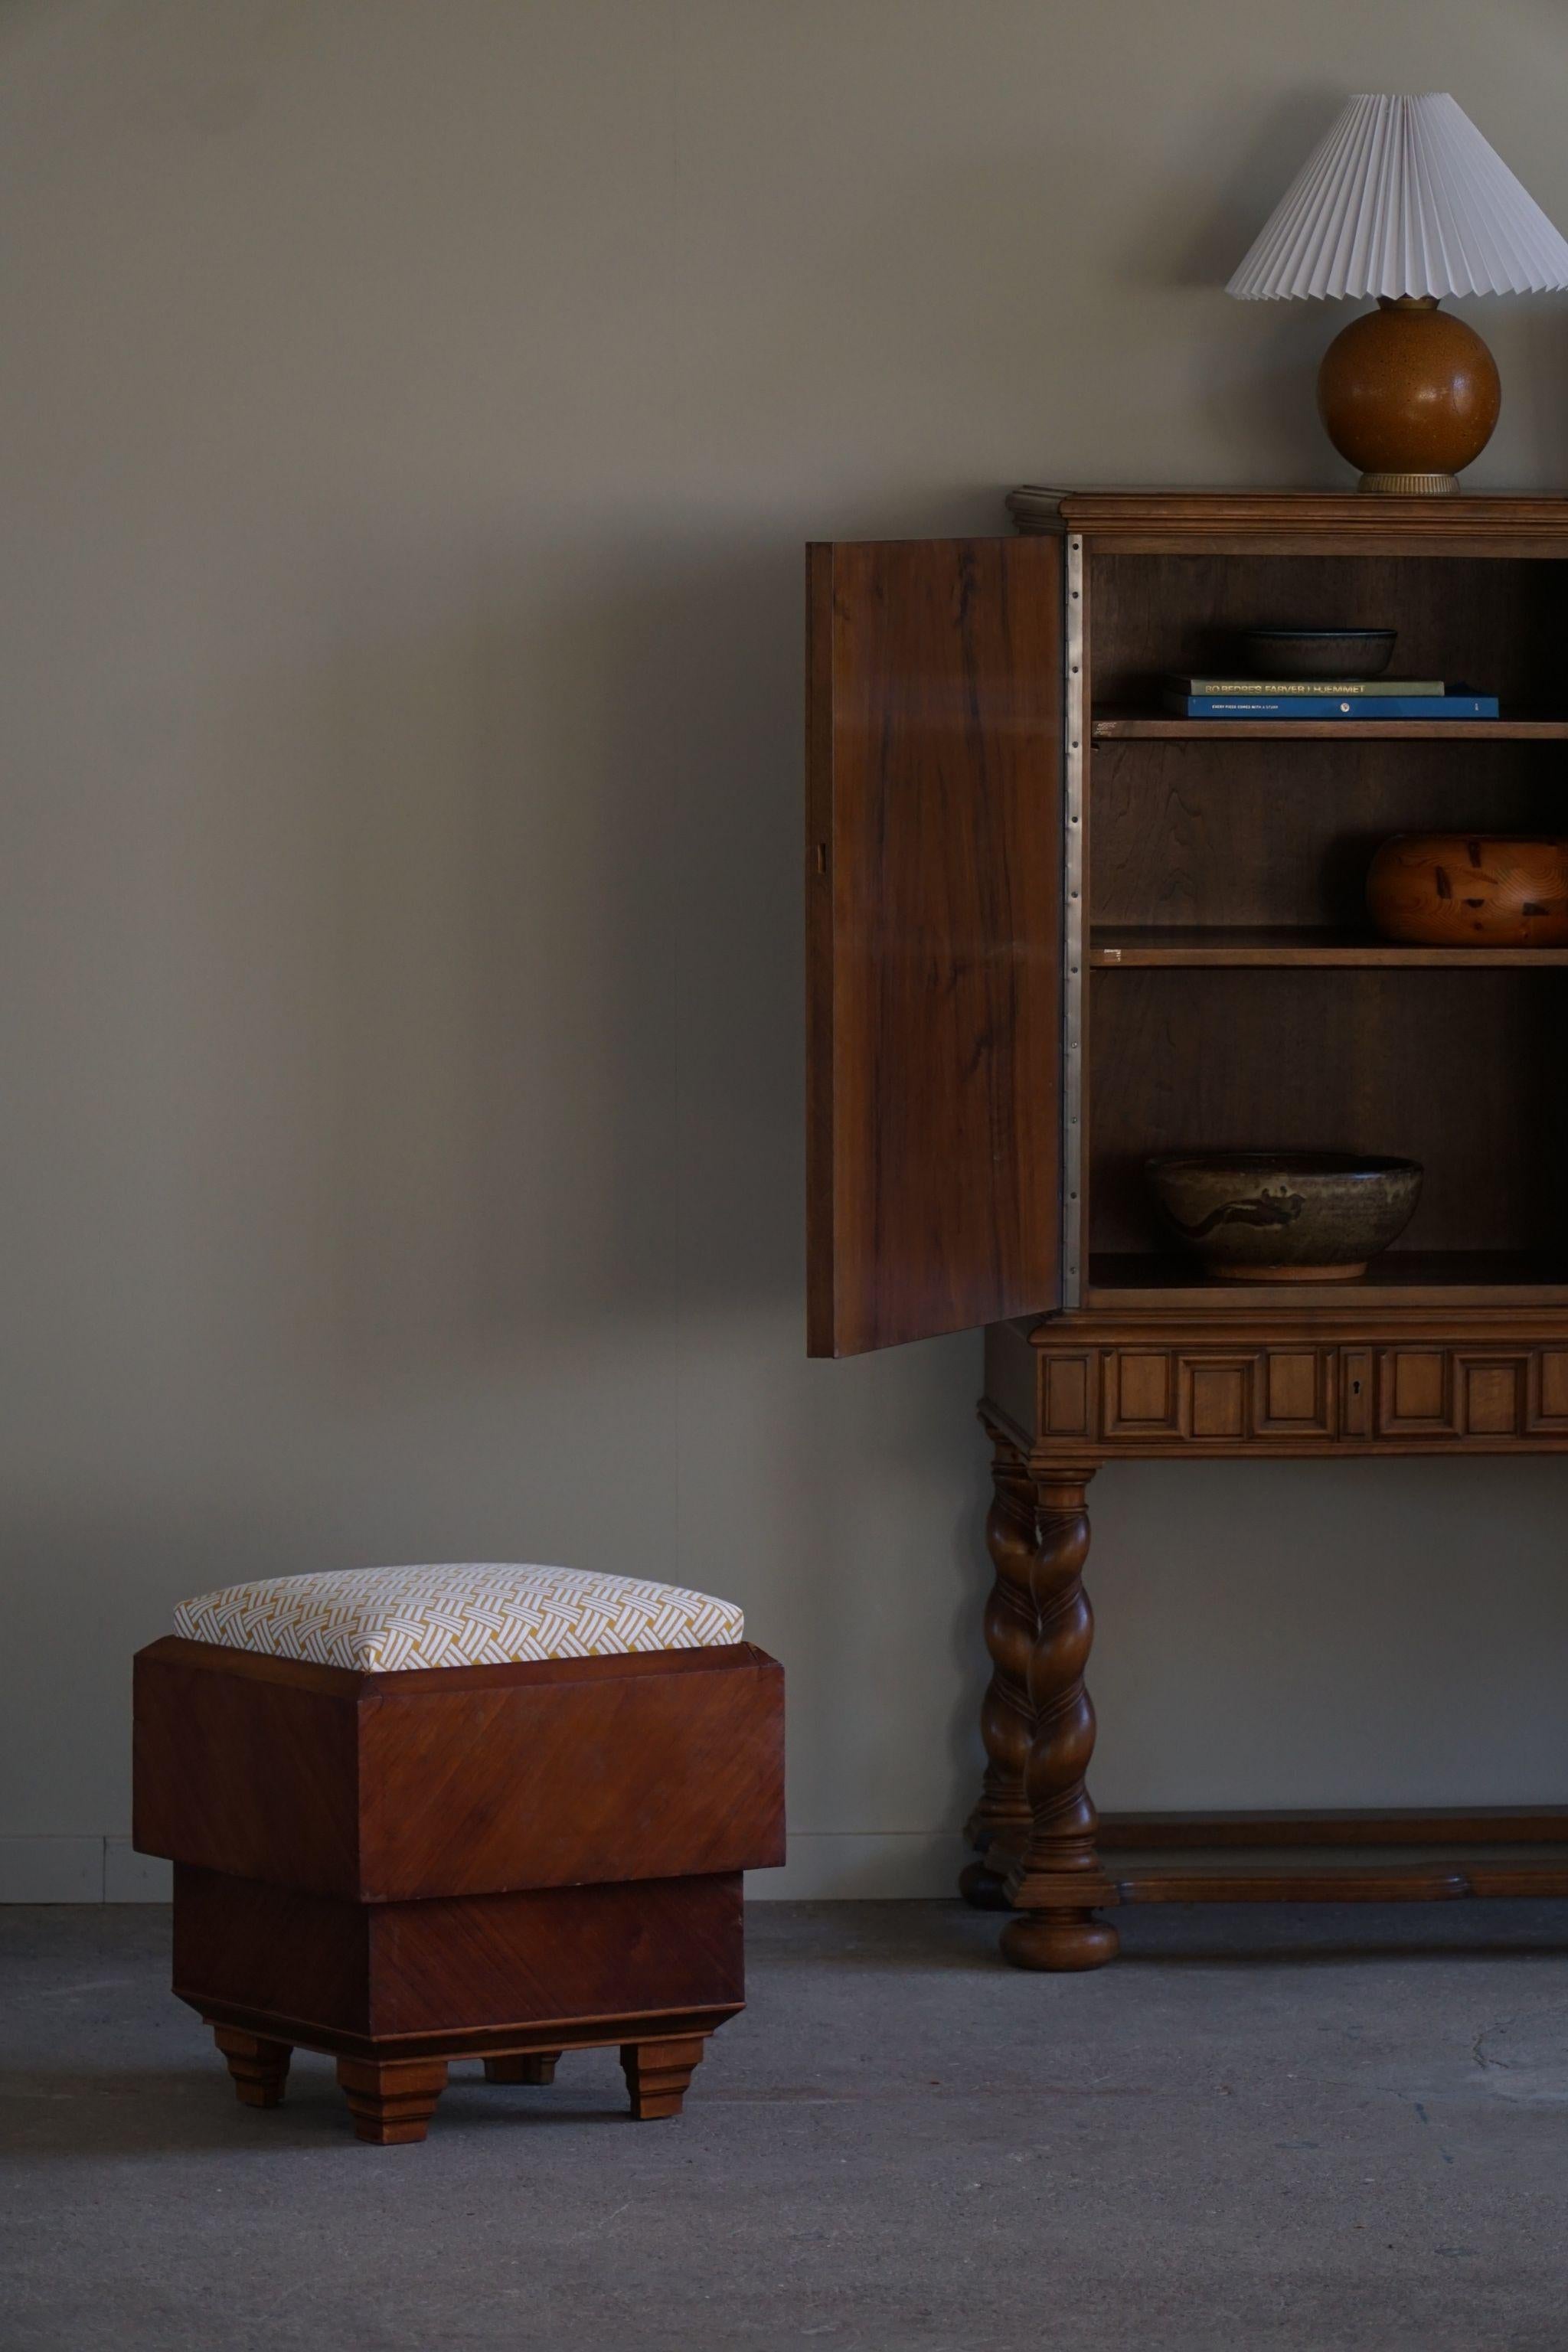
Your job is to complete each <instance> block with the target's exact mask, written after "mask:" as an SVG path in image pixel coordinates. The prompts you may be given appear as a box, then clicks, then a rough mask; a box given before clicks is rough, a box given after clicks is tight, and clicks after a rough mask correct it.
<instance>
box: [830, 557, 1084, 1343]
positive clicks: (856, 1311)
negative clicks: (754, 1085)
mask: <svg viewBox="0 0 1568 2352" xmlns="http://www.w3.org/2000/svg"><path fill="white" fill-rule="evenodd" d="M807 582H808V613H807V645H808V678H807V698H808V720H807V729H808V751H809V759H808V765H809V780H808V792H807V813H806V901H807V971H808V1008H807V1009H808V1021H809V1026H810V1034H811V1051H810V1056H809V1065H808V1067H809V1076H808V1089H807V1094H808V1104H807V1108H808V1137H807V1163H808V1174H807V1213H808V1222H809V1225H810V1234H811V1240H810V1266H811V1275H810V1285H809V1296H808V1321H809V1331H808V1344H809V1347H810V1349H811V1352H812V1353H813V1354H814V1355H853V1354H856V1353H857V1352H858V1351H859V1350H861V1349H869V1348H883V1347H889V1346H891V1345H893V1344H894V1343H895V1342H897V1341H900V1340H904V1339H923V1338H926V1337H928V1336H929V1335H931V1334H932V1333H934V1332H940V1331H962V1330H965V1329H970V1328H973V1327H974V1326H976V1325H977V1324H981V1323H986V1322H989V1321H991V1320H993V1319H994V1318H995V1317H996V1316H998V1315H1010V1314H1016V1313H1019V1312H1022V1311H1023V1310H1024V1309H1026V1308H1029V1307H1035V1308H1039V1307H1049V1306H1051V1305H1053V1304H1054V1303H1055V1301H1056V1300H1057V1298H1058V1297H1059V1296H1060V1288H1059V1282H1060V1276H1059V1267H1058V1214H1057V1211H1058V1185H1059V1178H1060V1126H1059V1107H1058V1099H1057V1093H1056V1088H1055V1087H1054V1085H1053V1084H1052V1082H1051V1077H1050V1073H1051V1071H1052V1070H1053V1068H1054V1067H1055V1065H1056V1060H1057V1056H1058V1046H1059V1031H1060V1024H1061V1003H1062V982H1061V968H1060V967H1061V915H1060V908H1061V824H1062V817H1061V761H1062V740H1061V724H1062V675H1061V654H1060V633H1061V626H1062V593H1063V592H1062V566H1061V560H1060V555H1059V552H1058V550H1057V549H1055V548H1054V547H1047V546H1043V545H1034V546H1030V545H1026V544H1025V543H1024V542H1022V541H1007V540H968V541H931V542H923V541H900V542H897V543H894V544H890V545H865V546H819V547H814V548H812V549H811V550H810V551H809V559H808V573H807Z"/></svg>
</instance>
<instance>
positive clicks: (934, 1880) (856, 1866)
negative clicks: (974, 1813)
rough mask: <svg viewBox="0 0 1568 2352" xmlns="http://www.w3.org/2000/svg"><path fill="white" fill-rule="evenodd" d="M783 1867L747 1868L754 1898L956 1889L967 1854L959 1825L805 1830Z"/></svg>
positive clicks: (880, 1895)
mask: <svg viewBox="0 0 1568 2352" xmlns="http://www.w3.org/2000/svg"><path fill="white" fill-rule="evenodd" d="M787 1843H788V1853H789V1859H788V1861H787V1862H786V1863H785V1864H784V1867H783V1869H782V1870H750V1871H748V1872H747V1873H746V1899H747V1901H748V1902H750V1903H770V1902H772V1903H866V1902H875V1901H879V1900H880V1901H895V1902H896V1901H904V1902H908V1901H909V1900H910V1898H911V1897H912V1896H918V1895H955V1894H956V1893H957V1891H958V1874H959V1872H960V1871H961V1870H962V1869H963V1864H964V1862H965V1860H966V1859H967V1855H966V1853H965V1849H964V1843H963V1838H962V1837H961V1836H960V1835H959V1833H958V1832H957V1831H956V1830H800V1831H798V1832H791V1834H790V1837H789V1839H788V1842H787Z"/></svg>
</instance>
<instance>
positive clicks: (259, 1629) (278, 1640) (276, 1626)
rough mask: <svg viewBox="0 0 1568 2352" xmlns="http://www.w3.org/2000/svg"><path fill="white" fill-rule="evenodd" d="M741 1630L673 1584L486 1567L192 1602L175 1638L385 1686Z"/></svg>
mask: <svg viewBox="0 0 1568 2352" xmlns="http://www.w3.org/2000/svg"><path fill="white" fill-rule="evenodd" d="M745 1622H746V1621H745V1619H744V1617H743V1616H742V1612H741V1611H740V1610H739V1609H737V1608H736V1606H735V1604H734V1602H733V1601H715V1600H714V1599H713V1598H712V1596H711V1595H710V1594H709V1593H706V1592H687V1591H683V1590H682V1588H681V1587H680V1586H679V1585H678V1584H653V1583H650V1582H648V1581H647V1580H645V1579H644V1578H642V1577H637V1576H602V1575H599V1574H597V1573H595V1571H594V1570H591V1569H583V1568H521V1567H515V1566H510V1565H508V1564H505V1563H499V1562H495V1561H486V1562H483V1563H479V1564H477V1565H476V1564H464V1565H463V1566H460V1567H452V1568H351V1569H346V1570H341V1571H339V1572H337V1573H334V1574H331V1575H325V1576H270V1577H265V1578H263V1579H262V1580H260V1581H259V1582H258V1583H256V1584H231V1585H228V1586H226V1588H225V1590H224V1591H221V1592H204V1593H201V1594H199V1595H198V1596H197V1598H196V1599H195V1600H194V1601H181V1603H180V1605H179V1607H178V1608H177V1609H176V1610H175V1612H174V1631H175V1633H183V1634H184V1636H185V1638H186V1640H187V1641H192V1642H216V1643H218V1644H220V1645H221V1646H222V1647H223V1648H225V1649H228V1650H253V1651H258V1652H259V1653H260V1654H262V1655H263V1656H265V1657H269V1658H304V1659H309V1660H311V1661H313V1662H314V1663H315V1664H318V1665H323V1666H349V1667H352V1668H353V1670H354V1671H355V1672H357V1673H360V1674H382V1675H384V1674H400V1673H403V1672H405V1671H406V1670H408V1669H411V1668H413V1667H416V1666H503V1665H513V1664H517V1663H519V1662H520V1661H521V1660H523V1659H530V1658H532V1659H547V1658H603V1657H614V1656H617V1655H623V1654H626V1652H628V1651H632V1650H700V1649H705V1648H707V1647H708V1646H709V1645H710V1643H725V1642H739V1641H740V1640H742V1637H743V1634H744V1632H745Z"/></svg>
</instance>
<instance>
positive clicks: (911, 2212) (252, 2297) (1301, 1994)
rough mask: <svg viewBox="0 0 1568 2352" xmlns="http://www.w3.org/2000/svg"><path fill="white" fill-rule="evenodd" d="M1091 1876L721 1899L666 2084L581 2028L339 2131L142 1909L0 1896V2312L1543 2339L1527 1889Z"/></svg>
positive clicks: (1387, 2340)
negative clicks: (552, 2071)
mask: <svg viewBox="0 0 1568 2352" xmlns="http://www.w3.org/2000/svg"><path fill="white" fill-rule="evenodd" d="M1122 1916H1123V1920H1124V1922H1127V1928H1126V1940H1127V1944H1128V1947H1129V1953H1128V1957H1127V1958H1124V1959H1123V1960H1122V1961H1121V1963H1120V1964H1119V1965H1118V1966H1116V1967H1114V1968H1112V1969H1107V1970H1106V1971H1105V1972H1104V1973H1103V1974H1101V1975H1099V1976H1095V1977H1088V1978H1078V1979H1073V1978H1047V1977H1026V1976H1020V1975H1017V1974H1016V1973H1015V1972H1014V1971H1012V1970H1011V1969H1005V1968H1004V1967H1002V1966H1001V1965H999V1963H998V1962H997V1961H996V1959H995V1958H994V1941H995V1934H996V1923H995V1922H994V1920H991V1919H986V1918H983V1917H980V1916H975V1915H973V1914H971V1913H968V1912H966V1911H964V1910H963V1909H962V1908H961V1907H960V1906H957V1905H951V1906H950V1905H946V1904H913V1903H901V1904H900V1903H888V1904H864V1905H789V1906H784V1905H773V1904H766V1905H758V1906H754V1907H753V1909H752V1914H751V1956H750V1973H751V1987H750V1990H751V2006H750V2008H749V2009H748V2011H747V2012H746V2014H745V2015H744V2016H743V2017H742V2018H741V2019H739V2020H737V2021H735V2022H734V2023H733V2024H731V2025H730V2026H728V2027H726V2029H725V2030H724V2032H722V2033H721V2034H720V2036H719V2037H718V2039H717V2041H716V2042H714V2043H713V2044H712V2045H711V2052H710V2057H709V2060H708V2063H706V2064H705V2065H704V2066H703V2068H702V2069H701V2071H700V2074H698V2076H697V2078H696V2081H695V2083H694V2084H693V2086H692V2092H691V2095H690V2098H689V2102H688V2107H687V2112H686V2114H685V2116H683V2117H682V2118H680V2119H679V2121H677V2122H670V2123H659V2124H645V2125H640V2126H637V2125H633V2124H632V2123H630V2122H629V2121H627V2120H626V2119H625V2116H624V2108H623V2104H622V2094H621V2084H620V2075H619V2072H618V2069H617V2066H616V2060H615V2057H614V2055H613V2053H608V2052H592V2053H585V2054H584V2055H582V2056H579V2057H574V2058H568V2059H566V2060H563V2063H562V2067H561V2074H560V2079H559V2081H558V2083H557V2084H556V2086H555V2087H554V2088H552V2089H551V2090H548V2091H529V2090H512V2089H500V2088H492V2087H488V2086H487V2085H486V2084H484V2082H483V2080H482V2077H481V2075H480V2073H479V2068H478V2066H464V2067H459V2068H457V2069H455V2070H454V2074H453V2080H452V2087H451V2089H450V2090H449V2091H448V2092H447V2095H446V2097H445V2098H444V2099H443V2100H442V2103H441V2105H440V2108H439V2110H438V2111H437V2117H436V2121H435V2124H434V2126H432V2129H431V2135H430V2137H429V2139H428V2140H427V2141H426V2143H425V2144H424V2146H423V2147H409V2148H387V2149H380V2148H371V2147H362V2146H361V2145H360V2144H359V2143H358V2142H357V2141H355V2140H354V2139H353V2137H351V2136H350V2132H349V2128H348V2120H347V2113H346V2110H345V2108H344V2106H343V2104H342V2099H341V2098H340V2096H339V2095H338V2093H337V2091H336V2088H335V2086H334V2084H333V2083H332V2079H331V2071H330V2068H329V2066H328V2063H327V2062H326V2061H325V2060H323V2059H317V2058H311V2057H309V2056H303V2057H300V2058H298V2059H296V2062H295V2073H294V2075H293V2077H292V2079H291V2084H290V2091H289V2102H288V2104H287V2105H286V2106H284V2107H282V2108H280V2109H279V2110H278V2111H276V2112H275V2113H270V2114H257V2113H252V2112H248V2111H247V2110H245V2109H243V2108H241V2107H240V2106H239V2105H237V2103H236V2102H235V2100H234V2098H233V2096H232V2095H231V2092H230V2090H229V2086H228V2081H227V2077H226V2074H225V2073H224V2071H223V2069H222V2066H221V2064H220V2063H219V2062H218V2060H217V2059H216V2055H215V2054H214V2053H213V2052H212V2050H211V2048H210V2045H209V2043H208V2042H207V2040H206V2037H205V2035H204V2033H203V2032H202V2029H201V2027H200V2026H199V2025H198V2023H197V2021H196V2020H195V2018H194V2017H193V2016H192V2015H191V2014H190V2013H189V2011H186V2010H184V2008H182V2007H181V2006H180V2005H179V2004H178V2003H176V2002H175V2001H174V2000H172V1999H171V1997H170V1995H169V1993H168V1990H167V1980H168V1963H167V1945H168V1923H167V1915H166V1914H165V1913H164V1912H163V1911H161V1910H154V1909H135V1910H132V1909H106V1910H91V1909H81V1910H70V1909H55V1910H21V1909H13V1910H8V1911H5V1910H0V2069H3V2072H0V2095H3V2099H4V2107H3V2113H4V2126H3V2130H4V2139H3V2155H4V2179H3V2184H0V2257H3V2263H4V2268H3V2280H4V2284H0V2314H4V2316H3V2317H0V2345H3V2346H4V2347H5V2352H40V2347H48V2352H57V2347H58V2352H98V2347H110V2346H113V2347H116V2352H140V2347H187V2346H189V2347H200V2352H230V2347H233V2352H241V2347H243V2352H250V2347H258V2352H260V2347H267V2352H272V2347H306V2346H309V2347H311V2352H337V2347H354V2352H359V2347H366V2352H381V2347H386V2352H403V2347H436V2346H442V2347H445V2346H453V2347H466V2346H492V2345H510V2346H522V2347H532V2346H540V2347H557V2346H561V2347H573V2352H600V2347H605V2352H610V2347H614V2352H644V2347H681V2352H688V2347H689V2352H708V2347H728V2346H744V2347H773V2346H775V2345H779V2346H784V2345H795V2344H805V2343H808V2342H809V2343H816V2342H821V2343H824V2344H826V2345H830V2346H838V2347H875V2348H876V2352H883V2348H884V2347H888V2352H893V2347H904V2346H911V2347H971V2346H977V2347H978V2346H984V2347H988V2352H1011V2347H1025V2346H1028V2347H1034V2346H1037V2345H1057V2344H1059V2345H1062V2346H1064V2347H1072V2352H1087V2347H1110V2346H1114V2347H1130V2348H1131V2347H1138V2352H1153V2347H1160V2348H1161V2352H1165V2347H1168V2352H1189V2347H1190V2352H1230V2348H1231V2347H1236V2348H1237V2352H1259V2347H1274V2346H1300V2347H1308V2352H1336V2347H1356V2352H1390V2347H1405V2346H1409V2347H1422V2352H1433V2347H1449V2346H1452V2347H1460V2346H1462V2347H1465V2352H1498V2348H1499V2347H1508V2352H1533V2347H1542V2352H1546V2347H1551V2352H1561V2347H1568V2253H1565V2238H1564V2203H1565V2200H1564V2189H1565V2188H1568V1972H1565V1970H1564V1967H1563V1952H1564V1949H1565V1948H1568V1906H1561V1905H1556V1906H1549V1905H1545V1904H1541V1905H1535V1904H1511V1905H1490V1906H1480V1905H1476V1906H1452V1907H1448V1906H1433V1907H1426V1906H1410V1907H1406V1908H1402V1909H1397V1910H1395V1909H1387V1910H1384V1909H1381V1908H1379V1909H1371V1908H1362V1909H1358V1910H1355V1911H1349V1910H1337V1909H1336V1910H1328V1909H1315V1910H1310V1911H1304V1910H1303V1911H1289V1912H1287V1911H1276V1910H1262V1909H1259V1910H1250V1911H1244V1910H1239V1909H1236V1910H1206V1911H1200V1910H1187V1911H1182V1912H1165V1913H1159V1912H1152V1911H1145V1912H1142V1913H1139V1914H1134V1915H1131V1918H1129V1915H1127V1914H1125V1913H1124V1914H1123V1915H1122Z"/></svg>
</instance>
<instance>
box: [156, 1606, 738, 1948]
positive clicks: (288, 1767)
mask: <svg viewBox="0 0 1568 2352" xmlns="http://www.w3.org/2000/svg"><path fill="white" fill-rule="evenodd" d="M135 1738H136V1755H135V1787H136V1804H135V1843H136V1845H137V1848H138V1850H139V1851H140V1852H142V1853H161V1854H165V1855H167V1856H169V1857H170V1858H171V1859H172V1860H174V1861H175V1862H182V1863H189V1864H195V1865H198V1866H201V1867H204V1868H206V1869H209V1870H216V1871H223V1872H226V1873H228V1874H237V1875H238V1876H240V1877H246V1878H255V1879H262V1880H267V1881H269V1882H271V1883H272V1884H274V1885H284V1886H289V1887H292V1888H295V1889H304V1890H308V1891H310V1892H314V1893H316V1894H321V1895H340V1896H344V1897H348V1898H350V1899H352V1900H354V1901H357V1902H384V1901H389V1900H396V1899H402V1900H406V1899H411V1898H415V1897H421V1896H434V1895H468V1894H489V1893H492V1892H495V1891H498V1890H504V1889H508V1888H518V1887H548V1886H558V1885H569V1884H571V1883H573V1882H574V1881H577V1880H587V1879H592V1880H611V1879H652V1878H661V1877H666V1876H670V1875H676V1874H688V1873H700V1872H726V1871H734V1870H740V1869H747V1868H763V1867H767V1866H770V1865H771V1864H775V1863H778V1862H782V1861H783V1859H784V1809H783V1788H782V1772H781V1759H782V1754H783V1739H784V1675H783V1671H782V1669H781V1668H780V1667H779V1666H778V1664H776V1662H775V1661H774V1660H773V1659H772V1658H769V1657H768V1656H767V1655H766V1654H765V1653H764V1652H763V1651H761V1650H758V1649H756V1648H755V1647H754V1646H753V1645H752V1643H733V1644H730V1645H726V1646H722V1647H717V1648H710V1649H706V1650H671V1651H658V1652H652V1653H647V1654H642V1655H634V1656H628V1657H612V1658H584V1659H565V1660H558V1661H553V1662H550V1663H548V1664H521V1665H515V1666H477V1667H459V1668H457V1669H452V1670H443V1671H437V1672H414V1673H410V1674H394V1675H356V1674H351V1673H348V1672H346V1671H343V1670H342V1669H338V1668H333V1667H326V1666H317V1665H311V1664H296V1663H295V1662H293V1661H289V1660H279V1659H268V1658H260V1657H256V1658H253V1657H251V1656H249V1655H248V1654H247V1653H245V1652H243V1651H236V1650H225V1649H221V1648H218V1647H216V1645H213V1644H209V1643H197V1642H185V1641H182V1640H180V1639H178V1638H177V1637H174V1636H171V1637H170V1638H169V1639H167V1640H165V1641H163V1642H159V1643H153V1645H152V1647H151V1648H149V1649H146V1650H143V1651H142V1653H141V1654H140V1655H139V1657H138V1658H137V1661H136V1733H135Z"/></svg>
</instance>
